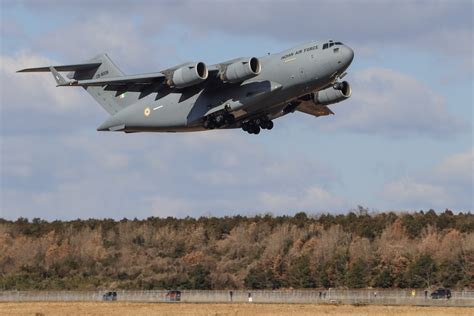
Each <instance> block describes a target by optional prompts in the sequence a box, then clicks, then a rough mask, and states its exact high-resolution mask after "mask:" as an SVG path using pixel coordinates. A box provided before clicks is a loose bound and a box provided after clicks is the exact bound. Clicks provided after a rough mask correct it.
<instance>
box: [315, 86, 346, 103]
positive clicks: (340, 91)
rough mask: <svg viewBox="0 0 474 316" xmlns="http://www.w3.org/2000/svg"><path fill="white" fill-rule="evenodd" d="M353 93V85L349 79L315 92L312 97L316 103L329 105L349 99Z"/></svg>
mask: <svg viewBox="0 0 474 316" xmlns="http://www.w3.org/2000/svg"><path fill="white" fill-rule="evenodd" d="M351 94H352V90H351V86H350V85H349V83H348V82H347V81H343V82H338V83H336V84H334V85H333V86H332V87H330V88H326V89H324V90H321V91H317V92H313V93H312V94H311V98H312V100H313V102H314V103H316V104H321V105H329V104H333V103H338V102H341V101H344V100H345V99H348V98H349V97H350V96H351Z"/></svg>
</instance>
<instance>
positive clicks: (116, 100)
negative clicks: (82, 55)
mask: <svg viewBox="0 0 474 316" xmlns="http://www.w3.org/2000/svg"><path fill="white" fill-rule="evenodd" d="M88 63H92V64H99V63H100V66H99V67H97V68H95V69H94V68H92V69H91V68H90V69H84V70H76V71H74V72H71V73H69V74H68V75H67V77H68V78H69V79H75V80H87V79H98V78H112V77H121V76H123V75H124V73H123V72H122V71H121V70H120V69H119V68H118V67H117V66H116V65H115V64H114V63H113V62H112V60H111V59H110V58H109V56H108V55H107V54H101V55H98V56H96V57H95V58H93V59H91V60H89V61H88ZM106 88H107V87H93V86H90V87H84V89H85V90H86V91H87V92H88V93H89V94H90V95H91V96H92V97H93V98H94V99H95V100H96V101H97V102H98V103H99V104H100V105H101V106H102V107H103V108H104V109H105V110H106V111H107V112H108V113H109V114H110V115H113V114H115V113H117V112H119V111H121V110H123V109H124V108H126V107H127V106H129V105H130V104H132V103H134V102H136V101H137V100H138V93H136V92H126V93H123V94H120V95H116V92H115V91H107V90H106Z"/></svg>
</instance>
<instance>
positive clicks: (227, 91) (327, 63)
mask: <svg viewBox="0 0 474 316" xmlns="http://www.w3.org/2000/svg"><path fill="white" fill-rule="evenodd" d="M353 58H354V52H353V50H352V49H351V48H349V47H348V46H346V45H344V44H343V43H341V42H335V41H332V40H329V41H325V42H308V43H305V44H303V45H299V46H296V47H293V48H291V49H288V50H285V51H283V52H280V53H277V54H269V55H266V56H263V57H260V58H257V57H243V58H237V59H233V60H229V61H226V62H223V63H220V64H216V65H211V66H207V65H206V64H205V63H203V62H187V63H184V64H182V65H178V66H175V67H172V68H169V69H166V70H163V71H160V72H155V73H148V74H140V75H131V76H129V75H125V74H124V73H123V72H122V71H120V70H119V68H118V67H117V66H115V64H114V63H113V62H112V61H111V59H110V58H109V57H108V56H107V54H102V55H99V56H97V57H95V58H93V59H91V60H89V61H87V62H86V63H81V64H73V65H61V66H47V67H40V68H28V69H23V70H19V71H18V72H51V73H52V74H53V77H54V79H55V80H56V82H57V86H58V87H83V88H84V89H85V90H86V91H87V92H88V93H89V94H90V95H92V97H93V98H94V99H95V100H96V101H97V102H98V103H99V104H100V105H101V106H102V107H103V108H104V109H105V110H106V111H107V112H108V113H109V114H110V115H111V116H110V117H109V118H108V119H107V120H106V121H105V122H104V123H103V124H102V125H100V126H99V127H98V128H97V130H98V131H121V132H126V133H133V132H188V131H203V130H213V129H229V128H241V129H243V130H244V131H246V132H248V133H250V134H259V133H260V131H261V129H266V130H271V129H272V128H273V120H275V119H276V118H279V117H282V116H284V115H287V114H289V113H293V112H295V111H300V112H304V113H307V114H310V115H314V116H316V117H318V116H323V115H329V114H334V113H333V112H332V111H331V109H329V108H328V105H330V104H334V103H337V102H340V101H343V100H345V99H347V98H349V97H350V96H351V87H350V85H349V83H348V82H346V81H341V79H342V78H343V77H344V76H345V75H346V69H347V68H348V67H349V65H350V64H351V62H352V60H353ZM60 72H69V73H68V74H67V76H66V78H64V77H63V76H62V75H61V74H60Z"/></svg>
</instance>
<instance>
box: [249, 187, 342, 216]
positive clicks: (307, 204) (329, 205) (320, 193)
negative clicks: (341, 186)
mask: <svg viewBox="0 0 474 316" xmlns="http://www.w3.org/2000/svg"><path fill="white" fill-rule="evenodd" d="M291 191H293V190H287V191H286V192H281V193H276V192H263V193H260V194H259V198H258V200H259V203H260V204H261V205H262V208H263V209H264V210H268V211H272V212H275V213H288V212H295V211H299V210H303V211H307V212H319V211H341V210H343V208H345V207H347V206H348V203H347V202H346V201H345V200H344V199H343V198H340V197H337V196H335V195H333V194H332V193H330V192H328V191H326V190H325V189H323V188H321V187H319V186H317V185H313V186H310V187H308V188H306V189H305V190H304V191H302V192H294V191H293V192H291ZM290 192H291V193H290Z"/></svg>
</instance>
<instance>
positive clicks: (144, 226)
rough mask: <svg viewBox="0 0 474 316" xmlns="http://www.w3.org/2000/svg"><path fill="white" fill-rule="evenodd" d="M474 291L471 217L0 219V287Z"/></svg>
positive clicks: (353, 214) (432, 213)
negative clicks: (442, 288)
mask: <svg viewBox="0 0 474 316" xmlns="http://www.w3.org/2000/svg"><path fill="white" fill-rule="evenodd" d="M437 286H445V287H450V288H458V289H460V288H473V287H474V215H472V214H471V213H470V212H468V213H457V214H454V213H453V212H451V211H450V210H445V211H444V212H441V213H439V214H437V213H436V212H435V211H433V210H429V211H427V212H423V211H419V212H414V213H396V212H388V213H373V214H369V212H368V210H367V209H364V208H363V207H359V208H358V210H355V211H352V212H349V213H347V214H340V215H332V214H321V215H314V216H313V215H307V214H306V213H304V212H300V213H297V214H295V215H294V216H272V215H270V214H267V215H259V216H253V217H247V216H232V217H200V218H191V217H187V218H182V219H177V218H173V217H168V218H157V217H149V218H147V219H143V220H138V219H133V220H129V219H122V220H119V221H116V220H112V219H101V220H99V219H87V220H79V219H78V220H73V221H51V222H50V221H45V220H41V219H39V218H35V219H33V220H32V221H30V220H28V219H25V218H19V219H17V220H16V221H9V220H5V219H0V289H2V290H12V289H17V290H22V289H58V290H59V289H105V288H115V289H244V288H248V289H280V288H295V289H296V288H297V289H301V288H330V287H337V288H366V287H377V288H433V287H437Z"/></svg>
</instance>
